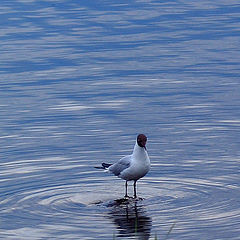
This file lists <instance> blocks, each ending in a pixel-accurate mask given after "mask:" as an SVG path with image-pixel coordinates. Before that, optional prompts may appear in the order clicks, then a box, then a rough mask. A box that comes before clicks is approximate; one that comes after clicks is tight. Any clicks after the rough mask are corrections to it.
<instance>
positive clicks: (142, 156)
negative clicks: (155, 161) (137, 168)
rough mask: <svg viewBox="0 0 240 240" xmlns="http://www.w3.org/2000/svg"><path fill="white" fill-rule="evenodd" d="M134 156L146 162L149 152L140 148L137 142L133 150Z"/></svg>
mask: <svg viewBox="0 0 240 240" xmlns="http://www.w3.org/2000/svg"><path fill="white" fill-rule="evenodd" d="M133 156H134V158H136V159H139V160H145V159H146V158H147V156H148V155H147V151H146V150H145V149H144V148H143V147H139V146H138V144H137V142H136V144H135V146H134V149H133Z"/></svg>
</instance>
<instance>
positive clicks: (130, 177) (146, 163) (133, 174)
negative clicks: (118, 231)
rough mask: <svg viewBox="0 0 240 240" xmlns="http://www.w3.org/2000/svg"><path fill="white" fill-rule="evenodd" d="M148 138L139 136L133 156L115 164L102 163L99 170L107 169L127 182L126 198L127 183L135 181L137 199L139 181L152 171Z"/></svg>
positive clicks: (135, 196) (126, 195)
mask: <svg viewBox="0 0 240 240" xmlns="http://www.w3.org/2000/svg"><path fill="white" fill-rule="evenodd" d="M146 143H147V137H146V136H145V135H144V134H139V135H138V136H137V140H136V144H135V146H134V149H133V153H132V154H131V155H128V156H125V157H123V158H121V159H120V160H119V161H117V162H116V163H114V164H109V163H102V167H95V168H99V169H106V170H107V171H109V172H111V173H113V174H114V175H116V176H118V177H120V178H122V179H124V180H126V183H125V197H126V198H127V197H128V194H127V182H128V181H134V184H133V186H134V198H137V190H136V183H137V180H138V179H140V178H142V177H144V176H145V175H146V174H147V173H148V171H149V169H150V159H149V157H148V153H147V149H146Z"/></svg>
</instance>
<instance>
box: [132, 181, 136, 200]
mask: <svg viewBox="0 0 240 240" xmlns="http://www.w3.org/2000/svg"><path fill="white" fill-rule="evenodd" d="M136 183H137V180H134V184H133V186H134V198H137V190H136Z"/></svg>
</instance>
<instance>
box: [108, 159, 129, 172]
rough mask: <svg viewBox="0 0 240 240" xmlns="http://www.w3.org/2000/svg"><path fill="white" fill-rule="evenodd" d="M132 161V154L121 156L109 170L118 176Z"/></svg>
mask: <svg viewBox="0 0 240 240" xmlns="http://www.w3.org/2000/svg"><path fill="white" fill-rule="evenodd" d="M130 163H131V155H128V156H126V157H123V158H121V159H120V160H119V161H117V162H116V163H115V164H113V165H112V166H110V167H109V171H110V172H112V173H113V174H114V175H116V176H118V175H119V174H120V173H121V172H122V171H123V170H125V169H126V168H128V167H129V166H130Z"/></svg>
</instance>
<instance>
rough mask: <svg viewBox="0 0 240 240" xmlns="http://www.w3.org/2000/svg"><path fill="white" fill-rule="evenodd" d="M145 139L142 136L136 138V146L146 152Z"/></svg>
mask: <svg viewBox="0 0 240 240" xmlns="http://www.w3.org/2000/svg"><path fill="white" fill-rule="evenodd" d="M146 143H147V137H146V136H145V135H144V134H139V135H138V136H137V144H138V146H139V147H143V148H145V150H146Z"/></svg>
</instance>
